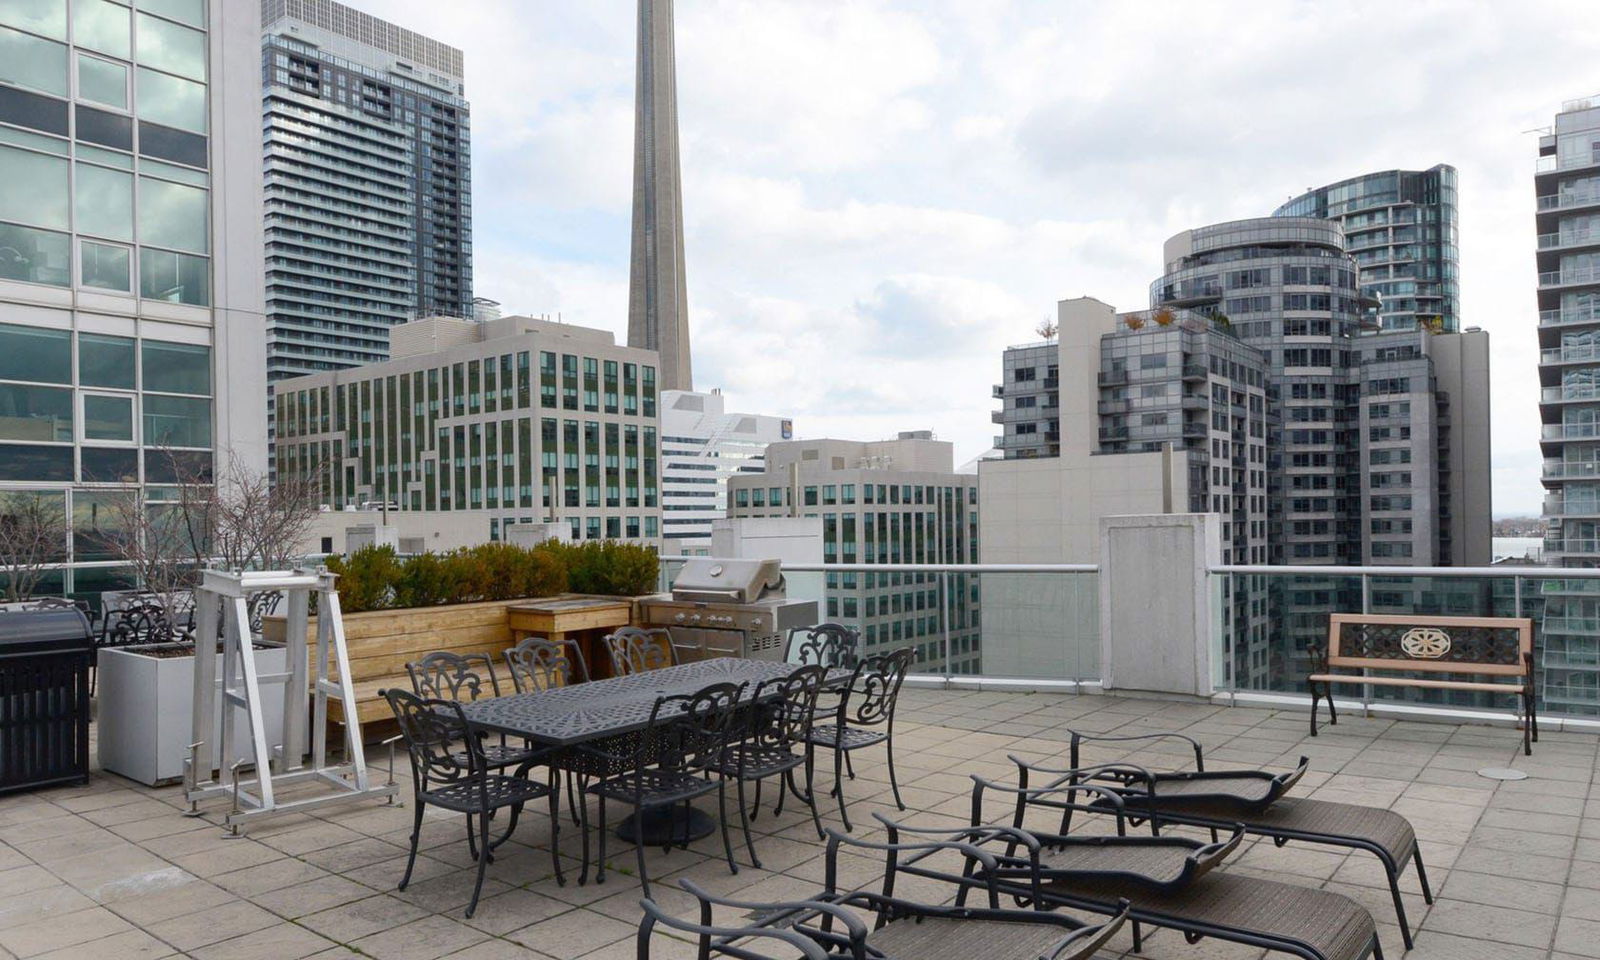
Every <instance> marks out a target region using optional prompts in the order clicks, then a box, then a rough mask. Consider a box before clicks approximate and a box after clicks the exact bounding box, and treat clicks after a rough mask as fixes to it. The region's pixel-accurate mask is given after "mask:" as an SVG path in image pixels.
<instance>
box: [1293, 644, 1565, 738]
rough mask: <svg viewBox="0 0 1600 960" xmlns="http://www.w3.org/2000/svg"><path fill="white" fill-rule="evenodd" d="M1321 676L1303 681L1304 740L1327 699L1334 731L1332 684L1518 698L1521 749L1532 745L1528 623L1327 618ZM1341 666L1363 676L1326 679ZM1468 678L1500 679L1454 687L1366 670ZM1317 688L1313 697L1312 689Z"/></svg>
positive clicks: (1534, 722) (1534, 724)
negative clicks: (1306, 697)
mask: <svg viewBox="0 0 1600 960" xmlns="http://www.w3.org/2000/svg"><path fill="white" fill-rule="evenodd" d="M1312 655H1313V656H1314V657H1320V659H1321V664H1322V672H1321V673H1313V674H1312V675H1311V676H1309V677H1307V678H1306V683H1307V686H1309V687H1310V690H1311V735H1312V736H1313V737H1314V736H1316V735H1317V700H1318V698H1319V697H1323V696H1325V697H1327V700H1328V722H1329V723H1333V724H1337V723H1338V722H1339V715H1338V713H1336V712H1335V711H1334V708H1333V689H1332V686H1333V684H1336V683H1345V684H1368V683H1370V684H1373V685H1376V686H1386V687H1416V688H1420V689H1424V690H1471V691H1477V692H1483V693H1503V694H1509V695H1511V696H1518V697H1521V698H1522V709H1523V716H1524V718H1525V722H1524V723H1523V724H1522V749H1523V752H1524V753H1525V754H1530V755H1531V754H1532V753H1533V744H1534V743H1535V742H1536V741H1538V739H1539V718H1538V715H1537V713H1536V712H1535V698H1536V693H1537V691H1536V689H1535V687H1534V675H1533V621H1532V620H1529V619H1527V618H1512V617H1434V616H1418V615H1408V616H1389V615H1378V614H1360V613H1335V614H1330V615H1329V617H1328V647H1327V650H1326V651H1321V650H1318V649H1316V648H1313V650H1312ZM1340 667H1344V668H1351V669H1357V670H1362V671H1366V672H1363V673H1334V672H1332V671H1333V670H1335V669H1337V668H1340ZM1374 670H1387V671H1394V672H1402V671H1406V672H1416V673H1436V674H1472V675H1477V676H1483V677H1505V678H1508V679H1509V680H1510V681H1511V682H1506V681H1505V680H1482V681H1473V680H1454V679H1428V678H1425V677H1409V676H1391V675H1386V674H1373V673H1371V672H1370V671H1374ZM1319 687H1320V688H1321V690H1320V692H1319V690H1318V688H1319Z"/></svg>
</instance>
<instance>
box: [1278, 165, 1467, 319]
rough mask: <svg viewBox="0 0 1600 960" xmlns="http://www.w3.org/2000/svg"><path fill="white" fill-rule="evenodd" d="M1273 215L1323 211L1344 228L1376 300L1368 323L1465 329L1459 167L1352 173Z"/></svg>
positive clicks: (1367, 314) (1312, 214) (1365, 284)
mask: <svg viewBox="0 0 1600 960" xmlns="http://www.w3.org/2000/svg"><path fill="white" fill-rule="evenodd" d="M1273 216H1275V217H1320V218H1323V219H1327V220H1333V221H1336V222H1337V223H1338V224H1339V225H1340V226H1341V227H1343V228H1344V233H1345V250H1346V251H1347V252H1348V253H1349V254H1350V256H1352V257H1353V258H1355V261H1356V266H1357V267H1359V268H1360V284H1361V288H1362V292H1363V293H1364V294H1366V295H1367V296H1368V297H1370V298H1372V299H1374V300H1376V301H1377V303H1376V305H1374V306H1371V307H1369V308H1368V309H1367V310H1366V311H1365V313H1364V316H1363V320H1364V323H1363V330H1366V331H1396V330H1414V329H1417V328H1418V327H1423V328H1426V329H1429V330H1432V331H1434V332H1439V333H1454V332H1456V331H1457V330H1459V329H1460V324H1461V297H1460V292H1459V287H1458V277H1457V275H1458V265H1459V256H1458V254H1457V238H1456V231H1457V214H1456V169H1455V167H1451V166H1448V165H1446V164H1439V165H1438V166H1434V167H1430V168H1428V169H1427V170H1385V171H1383V172H1382V173H1369V174H1366V175H1364V176H1360V177H1352V178H1350V179H1349V180H1341V181H1339V182H1338V183H1334V184H1329V185H1328V186H1326V187H1319V188H1317V189H1315V190H1309V191H1307V192H1306V193H1304V194H1302V195H1300V196H1298V197H1295V198H1294V199H1293V200H1290V201H1288V202H1287V203H1285V204H1284V205H1283V206H1281V207H1279V208H1278V209H1277V212H1276V213H1274V214H1273Z"/></svg>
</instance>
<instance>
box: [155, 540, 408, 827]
mask: <svg viewBox="0 0 1600 960" xmlns="http://www.w3.org/2000/svg"><path fill="white" fill-rule="evenodd" d="M201 576H202V579H201V583H200V587H199V589H197V590H196V591H195V601H196V603H195V606H196V610H195V638H196V641H197V642H196V644H195V658H194V728H193V736H192V741H193V745H192V747H191V754H190V760H189V769H188V770H187V771H186V772H185V774H184V781H185V782H184V786H185V787H186V793H187V798H188V800H189V803H190V805H191V806H193V805H194V804H196V803H197V802H198V801H200V800H204V799H207V798H210V797H218V796H224V797H231V798H232V800H233V808H232V810H231V811H230V812H229V813H228V814H227V815H226V817H225V818H224V820H223V822H224V823H225V824H226V825H227V826H229V827H231V828H232V829H233V831H234V832H235V833H237V832H238V830H239V825H240V824H242V823H244V822H247V821H250V820H255V819H257V818H260V817H265V816H269V815H271V814H274V813H289V812H301V811H304V810H306V809H308V808H310V807H316V806H323V805H325V804H331V803H342V802H344V801H347V800H355V799H359V798H362V797H393V796H394V795H395V792H396V787H395V785H394V784H392V783H389V784H379V785H376V786H375V785H373V783H372V781H371V779H370V778H369V777H368V775H367V764H366V755H365V753H364V751H363V749H362V744H361V721H360V720H359V718H358V717H357V714H356V700H355V691H354V689H353V688H352V687H351V685H350V657H349V654H348V653H347V651H346V649H345V642H344V620H343V618H342V617H341V615H340V613H339V593H338V591H337V590H335V589H334V582H335V581H336V580H337V579H338V578H337V577H335V576H334V575H333V574H331V573H329V572H328V571H327V570H323V569H318V570H295V571H292V572H264V573H229V572H225V571H221V570H206V571H203V572H202V575H201ZM266 591H279V592H282V593H283V594H284V595H285V598H286V599H287V601H288V603H287V605H286V609H287V613H288V616H287V624H286V626H287V631H286V635H285V638H284V640H285V647H286V649H285V650H284V656H285V660H286V662H287V665H288V667H287V672H286V673H281V674H263V673H261V672H260V670H259V669H258V667H257V664H256V656H255V643H254V638H253V637H252V636H251V634H250V612H249V607H248V601H249V598H250V596H251V595H253V594H257V593H261V592H266ZM313 591H315V592H316V595H317V640H316V656H315V659H311V658H310V657H309V656H308V655H309V654H310V644H309V642H308V638H307V633H308V627H309V622H310V607H311V594H312V592H313ZM219 628H220V629H219ZM219 636H220V637H221V639H222V684H221V697H222V737H221V742H220V743H212V742H211V738H212V735H213V734H212V731H213V729H214V727H213V725H212V724H213V723H214V719H213V718H215V717H216V715H217V702H216V698H217V696H218V685H217V679H216V678H217V661H216V657H217V651H216V644H215V640H214V639H213V638H216V637H219ZM330 657H331V658H332V663H331V665H330V663H329V658H330ZM330 667H331V670H330ZM312 671H315V674H314V675H312V676H308V674H310V673H311V672H312ZM308 683H309V691H310V693H311V696H312V707H311V711H312V717H311V721H312V729H311V731H310V738H309V739H310V743H309V744H308V743H307V739H308V738H307V730H306V706H307V705H306V694H307V690H308ZM266 684H282V685H283V730H282V742H281V743H272V742H271V741H270V740H269V739H268V737H269V736H274V735H276V734H277V733H278V731H268V730H267V729H266V727H265V722H264V720H263V713H264V711H263V709H262V707H263V704H264V703H265V700H264V699H263V696H264V694H263V693H262V687H263V685H266ZM329 697H334V698H337V699H338V700H339V702H340V705H341V706H342V707H343V708H344V735H345V743H344V761H343V762H342V763H339V764H330V763H329V762H328V698H329ZM240 711H243V713H244V714H245V717H244V719H245V720H246V724H247V725H248V729H247V730H241V729H240V726H241V724H240V723H239V722H238V715H239V713H240ZM241 735H242V736H243V737H245V738H246V740H245V742H244V743H241V742H240V736H241ZM245 743H248V745H249V748H248V749H242V748H243V747H244V746H245ZM308 747H309V749H308ZM308 752H309V754H310V757H311V759H310V765H309V766H307V764H306V761H305V758H306V755H307V753H308ZM235 756H246V757H253V758H254V760H255V770H254V772H253V775H252V777H251V779H248V780H247V779H244V778H243V777H242V776H241V774H240V766H241V765H242V764H233V765H231V766H229V765H228V764H227V761H226V758H228V757H235ZM213 771H217V774H216V775H215V776H213ZM303 781H314V782H315V783H316V785H317V786H319V787H321V788H322V789H321V790H320V791H316V792H309V791H300V790H296V791H294V793H295V796H294V798H293V799H284V798H282V797H280V796H279V791H280V790H281V789H282V788H284V787H288V786H290V785H291V784H295V783H299V782H303Z"/></svg>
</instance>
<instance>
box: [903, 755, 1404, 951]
mask: <svg viewBox="0 0 1600 960" xmlns="http://www.w3.org/2000/svg"><path fill="white" fill-rule="evenodd" d="M973 781H974V788H973V809H974V810H975V811H981V810H982V804H983V797H984V794H985V793H986V792H988V791H1000V792H1002V793H1007V794H1011V795H1014V796H1016V797H1017V800H1018V804H1019V812H1018V818H1017V823H1019V824H1020V823H1021V822H1022V814H1023V812H1024V811H1025V810H1026V809H1027V808H1029V807H1033V806H1041V807H1044V808H1047V809H1050V810H1052V811H1054V810H1059V809H1060V806H1061V803H1062V802H1065V801H1058V800H1057V799H1056V798H1057V797H1060V796H1064V795H1066V794H1068V793H1069V792H1073V791H1082V789H1083V785H1082V784H1073V783H1067V784H1063V785H1059V786H1048V787H1034V788H1029V787H1010V786H1007V785H1003V784H996V783H993V782H991V781H988V780H985V779H983V778H981V777H973ZM880 819H884V818H882V817H880ZM1119 819H1120V818H1119ZM884 823H885V825H886V827H887V829H888V839H889V841H890V843H896V842H898V838H899V833H900V832H901V831H903V830H905V829H906V828H904V827H901V826H899V825H897V824H894V823H892V822H890V821H888V820H886V819H884ZM1121 827H1122V824H1121V823H1120V822H1119V829H1121ZM1244 835H1245V832H1244V828H1243V827H1240V826H1235V827H1234V828H1232V829H1231V831H1230V834H1229V836H1228V837H1227V838H1226V839H1219V840H1217V841H1214V842H1211V843H1204V842H1202V841H1199V840H1194V839H1190V838H1186V837H1171V836H1155V837H1142V836H1141V837H1130V836H1125V835H1118V836H1077V837H1069V836H1064V835H1061V834H1050V833H1040V832H1030V831H1025V830H1023V829H1022V828H1021V827H1019V826H1017V825H1016V824H1013V828H1012V835H1011V836H1010V837H1008V838H1006V839H1005V841H1004V842H1005V843H1006V845H1007V846H1006V849H1004V850H1000V851H992V855H993V856H994V857H995V859H996V860H998V861H999V862H1000V867H999V869H998V870H996V871H995V872H993V873H988V872H986V867H984V868H970V867H969V869H968V870H967V872H966V874H965V876H964V877H963V878H962V879H963V880H964V881H965V882H966V883H967V886H968V888H969V889H977V888H982V887H984V886H987V885H989V884H991V883H998V885H999V886H1000V888H1001V890H1002V892H1004V893H1006V894H1007V895H1009V896H1012V897H1014V898H1015V899H1016V900H1017V902H1018V903H1019V904H1033V905H1035V906H1048V907H1051V908H1061V907H1065V908H1068V909H1072V910H1081V911H1087V912H1091V913H1102V914H1103V913H1112V912H1115V911H1118V910H1120V909H1122V907H1121V904H1122V903H1124V902H1126V903H1127V905H1128V906H1127V910H1128V919H1129V921H1130V923H1131V924H1132V929H1133V942H1134V949H1135V950H1138V949H1141V947H1142V940H1143V936H1142V927H1143V926H1144V925H1146V924H1148V925H1150V926H1154V927H1166V928H1168V929H1172V930H1176V931H1178V932H1180V933H1182V934H1183V935H1184V937H1185V938H1186V939H1187V940H1188V941H1189V942H1191V943H1193V942H1195V941H1197V940H1199V939H1200V938H1202V937H1215V938H1217V939H1219V940H1228V941H1231V942H1234V943H1240V944H1245V945H1247V946H1252V947H1260V948H1264V949H1266V950H1270V951H1275V952H1280V953H1286V954H1289V955H1291V956H1296V957H1302V958H1305V960H1367V958H1369V957H1370V958H1372V960H1383V946H1382V944H1380V943H1379V941H1378V934H1377V924H1376V923H1375V922H1374V921H1373V919H1372V914H1371V913H1369V912H1368V911H1367V909H1366V908H1365V907H1363V906H1362V905H1361V904H1359V903H1356V902H1355V901H1353V900H1351V899H1350V898H1348V897H1345V896H1341V895H1340V894H1337V893H1330V892H1328V891H1326V890H1317V889H1313V888H1310V887H1302V886H1298V885H1294V884H1287V883H1279V882H1277V881H1273V880H1265V879H1261V878H1258V877H1251V876H1244V875H1241V874H1232V873H1228V872H1225V871H1220V870H1217V869H1216V867H1217V866H1218V865H1219V864H1221V863H1222V862H1223V861H1224V860H1225V859H1227V857H1228V856H1229V855H1231V854H1232V853H1233V852H1234V851H1235V850H1236V849H1238V846H1239V844H1240V842H1241V841H1242V840H1243V838H1244ZM1019 837H1026V838H1027V839H1019ZM998 839H999V838H995V839H992V840H991V841H990V843H991V844H993V843H995V842H996V841H997V840H998ZM1024 853H1025V854H1026V855H1025V856H1024V855H1023V854H1024ZM898 872H900V873H903V874H908V875H913V876H926V877H943V878H945V879H954V878H952V877H951V876H950V874H949V873H948V871H941V870H937V869H930V868H928V867H926V866H924V865H923V863H922V862H921V861H920V859H913V860H911V861H907V862H903V863H901V864H900V865H899V866H898ZM1035 877H1042V882H1039V881H1038V880H1036V879H1034V878H1035ZM958 902H959V901H958Z"/></svg>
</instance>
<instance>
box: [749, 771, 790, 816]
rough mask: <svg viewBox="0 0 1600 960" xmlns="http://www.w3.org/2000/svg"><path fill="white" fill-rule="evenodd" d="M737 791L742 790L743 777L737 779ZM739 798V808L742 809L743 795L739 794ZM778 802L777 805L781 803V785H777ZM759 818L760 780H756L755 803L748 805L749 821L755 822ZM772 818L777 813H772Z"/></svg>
mask: <svg viewBox="0 0 1600 960" xmlns="http://www.w3.org/2000/svg"><path fill="white" fill-rule="evenodd" d="M739 789H740V790H743V789H744V778H743V777H740V778H739ZM739 797H740V800H739V806H741V807H742V806H744V799H743V798H744V794H743V793H741V794H739ZM778 802H779V803H782V802H783V789H782V785H781V784H780V785H779V790H778ZM760 816H761V780H760V779H757V780H756V802H755V803H752V804H751V805H750V819H751V820H755V819H756V818H758V817H760ZM773 816H777V812H776V811H774V813H773Z"/></svg>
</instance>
